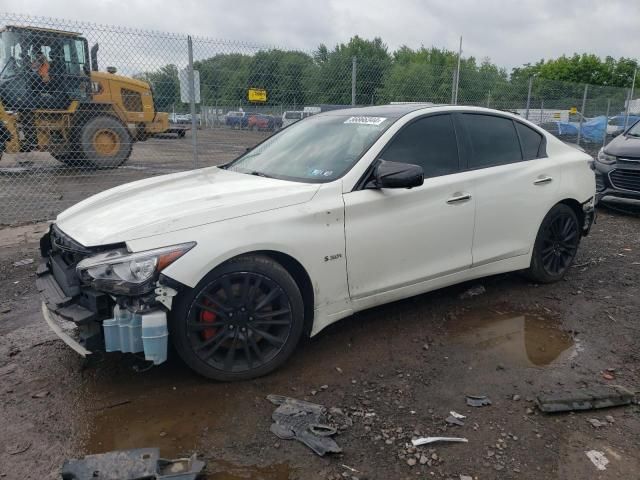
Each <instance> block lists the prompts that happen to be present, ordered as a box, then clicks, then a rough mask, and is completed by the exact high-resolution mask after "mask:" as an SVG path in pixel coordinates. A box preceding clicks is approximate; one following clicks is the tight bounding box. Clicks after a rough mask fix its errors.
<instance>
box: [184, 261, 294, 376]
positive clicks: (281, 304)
mask: <svg viewBox="0 0 640 480" xmlns="http://www.w3.org/2000/svg"><path fill="white" fill-rule="evenodd" d="M201 284H202V285H201V286H200V285H199V286H198V287H196V288H195V289H194V291H193V292H191V295H189V297H190V298H187V299H184V300H183V301H179V305H178V310H177V313H179V312H181V311H185V309H184V307H186V311H185V313H186V315H184V317H182V321H180V320H178V321H177V322H174V323H178V325H177V326H176V327H177V328H174V332H173V333H172V335H173V336H174V343H175V344H176V348H177V350H178V352H179V353H180V356H181V357H182V358H183V359H184V360H185V362H186V363H187V364H189V366H191V367H192V368H194V369H195V370H196V371H198V372H199V373H201V374H203V375H205V376H207V377H209V378H213V379H216V380H240V379H247V378H254V377H257V376H260V375H264V374H265V373H268V372H270V371H271V370H273V369H275V368H277V367H278V366H279V365H280V364H281V363H282V362H283V361H284V360H286V358H287V357H289V356H290V355H291V353H292V352H293V350H294V349H295V346H296V344H297V343H298V340H299V339H300V336H301V334H302V325H303V320H304V319H303V304H302V297H301V295H300V291H299V289H298V288H297V285H296V284H295V282H294V280H293V278H291V276H290V275H289V274H288V272H287V271H286V270H285V269H284V268H282V267H281V266H280V265H279V264H277V263H276V262H274V261H273V260H271V259H269V258H266V257H259V256H255V257H248V258H244V259H239V260H236V261H232V262H230V263H229V264H227V265H223V266H222V267H220V268H219V269H215V270H214V271H213V272H211V273H210V274H209V275H207V277H205V279H203V282H201ZM181 304H182V306H180V305H181ZM180 316H181V315H180Z"/></svg>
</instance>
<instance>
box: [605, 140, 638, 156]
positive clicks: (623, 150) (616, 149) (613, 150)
mask: <svg viewBox="0 0 640 480" xmlns="http://www.w3.org/2000/svg"><path fill="white" fill-rule="evenodd" d="M604 151H605V152H607V153H608V154H609V155H613V156H614V157H629V158H640V138H636V137H626V136H624V135H620V136H618V137H616V138H614V139H613V140H611V141H610V142H609V144H608V145H607V146H606V147H604Z"/></svg>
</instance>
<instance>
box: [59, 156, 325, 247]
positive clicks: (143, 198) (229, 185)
mask: <svg viewBox="0 0 640 480" xmlns="http://www.w3.org/2000/svg"><path fill="white" fill-rule="evenodd" d="M318 188H319V185H317V184H307V183H298V182H289V181H285V180H276V179H272V178H264V177H258V176H255V175H247V174H243V173H236V172H230V171H228V170H223V169H220V168H217V167H212V168H205V169H200V170H193V171H189V172H181V173H175V174H171V175H163V176H160V177H154V178H149V179H145V180H140V181H137V182H133V183H128V184H125V185H121V186H119V187H116V188H112V189H110V190H107V191H105V192H102V193H99V194H98V195H94V196H93V197H90V198H88V199H86V200H84V201H82V202H80V203H78V204H76V205H74V206H73V207H71V208H69V209H67V210H65V211H64V212H62V213H61V214H60V215H59V216H58V218H57V220H56V223H57V225H58V227H59V228H60V229H62V231H64V232H65V233H66V234H67V235H69V236H71V237H72V238H73V239H75V240H76V241H78V242H80V243H81V244H82V245H84V246H86V247H91V246H98V245H107V244H112V243H120V242H126V241H129V240H135V239H138V238H144V237H149V236H152V235H158V234H162V233H166V232H171V231H175V230H180V229H184V228H189V227H195V226H198V225H204V224H207V223H213V222H219V221H221V220H227V219H230V218H235V217H241V216H244V215H250V214H253V213H259V212H264V211H267V210H273V209H275V208H282V207H287V206H290V205H295V204H300V203H304V202H307V201H309V200H311V198H313V195H314V194H315V192H317V191H318Z"/></svg>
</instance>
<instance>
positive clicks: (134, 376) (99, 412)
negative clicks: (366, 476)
mask: <svg viewBox="0 0 640 480" xmlns="http://www.w3.org/2000/svg"><path fill="white" fill-rule="evenodd" d="M83 403H84V405H83V407H84V408H83V409H84V411H85V412H86V413H85V415H86V419H85V420H84V422H83V423H85V425H86V427H85V428H86V431H85V432H84V438H85V441H84V453H85V454H92V453H104V452H108V451H112V450H123V449H132V448H141V447H155V448H159V449H160V455H161V457H164V458H178V457H186V456H190V455H191V454H193V453H194V452H197V453H199V454H204V455H205V457H204V458H203V460H205V461H206V462H207V468H206V472H207V475H206V477H204V478H206V479H209V480H236V479H250V480H281V479H287V478H289V477H290V476H291V470H290V468H289V466H288V465H287V464H286V463H274V464H266V465H262V464H260V465H244V464H243V463H244V457H245V455H243V453H244V452H245V447H246V446H245V445H241V444H239V443H238V440H237V438H238V437H241V438H245V439H246V438H247V437H249V438H251V436H252V434H258V433H262V432H263V431H268V429H269V425H270V424H271V419H270V417H271V412H272V411H273V406H272V405H271V404H270V403H269V402H267V401H266V400H265V396H264V394H263V393H262V391H261V388H260V387H259V385H256V384H255V383H250V382H245V383H237V384H220V383H214V382H208V381H206V380H204V379H202V378H200V377H197V376H196V375H194V374H192V373H191V372H190V371H189V370H188V369H186V367H184V366H182V365H181V364H179V363H178V362H175V363H172V362H169V364H167V365H165V366H162V367H160V368H158V369H154V370H153V371H149V372H145V373H134V372H132V371H130V369H124V368H123V369H121V370H120V371H118V372H112V373H111V374H110V375H108V378H102V379H101V380H98V379H95V378H94V379H92V380H91V381H90V382H88V385H87V392H86V399H85V400H84V401H83ZM229 447H230V449H231V450H232V451H237V452H238V455H237V457H234V458H224V459H223V460H220V459H218V458H216V452H219V451H220V448H229ZM254 461H255V460H254Z"/></svg>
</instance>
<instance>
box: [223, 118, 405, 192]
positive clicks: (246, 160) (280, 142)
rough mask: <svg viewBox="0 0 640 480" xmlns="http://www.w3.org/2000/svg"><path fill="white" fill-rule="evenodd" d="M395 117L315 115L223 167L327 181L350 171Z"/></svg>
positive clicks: (304, 180)
mask: <svg viewBox="0 0 640 480" xmlns="http://www.w3.org/2000/svg"><path fill="white" fill-rule="evenodd" d="M395 120H396V118H390V117H371V116H349V115H340V114H335V115H321V116H314V117H311V118H308V119H306V120H304V121H300V122H296V123H294V124H292V125H291V126H290V127H288V128H285V129H284V130H282V131H280V132H279V133H277V134H275V135H273V136H272V137H270V138H269V139H267V140H266V141H265V142H263V143H261V144H260V145H258V146H257V147H255V148H254V149H253V150H251V151H249V152H247V153H246V154H245V155H243V156H242V157H240V158H238V159H237V160H235V161H233V162H232V163H231V164H229V165H228V166H227V167H226V168H227V169H228V170H231V171H234V172H241V173H249V174H253V175H260V176H265V177H273V178H280V179H283V180H292V181H297V182H309V183H325V182H330V181H332V180H335V179H337V178H340V177H342V176H343V175H344V174H345V173H346V172H347V171H349V169H350V168H351V167H352V166H353V165H355V164H356V162H357V161H358V160H359V159H360V157H361V156H362V155H363V154H364V153H365V152H366V151H367V150H368V149H369V148H370V147H371V145H373V143H374V142H375V141H376V140H377V139H378V138H379V137H380V135H382V133H383V132H384V131H385V130H386V129H387V128H389V126H390V125H391V124H392V123H393V122H394V121H395Z"/></svg>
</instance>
